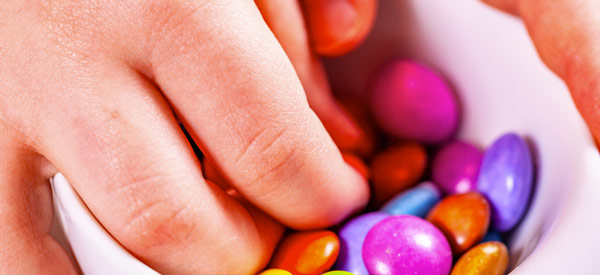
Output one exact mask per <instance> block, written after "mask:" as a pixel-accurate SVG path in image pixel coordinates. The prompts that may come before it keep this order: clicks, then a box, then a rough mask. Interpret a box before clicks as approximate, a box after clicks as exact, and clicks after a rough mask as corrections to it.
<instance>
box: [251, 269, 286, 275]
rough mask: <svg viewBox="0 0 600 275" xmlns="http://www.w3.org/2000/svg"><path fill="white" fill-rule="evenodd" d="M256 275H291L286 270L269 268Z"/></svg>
mask: <svg viewBox="0 0 600 275" xmlns="http://www.w3.org/2000/svg"><path fill="white" fill-rule="evenodd" d="M258 275H292V273H290V272H289V271H287V270H283V269H279V268H270V269H267V270H265V271H263V272H261V273H260V274H258Z"/></svg>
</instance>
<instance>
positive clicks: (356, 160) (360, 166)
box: [342, 152, 371, 180]
mask: <svg viewBox="0 0 600 275" xmlns="http://www.w3.org/2000/svg"><path fill="white" fill-rule="evenodd" d="M342 157H343V158H344V161H345V162H346V163H348V164H349V165H350V166H352V167H353V168H354V169H356V171H358V173H360V174H361V175H362V176H363V177H364V178H365V179H367V180H368V179H369V178H370V177H371V175H370V173H371V172H370V171H369V167H367V165H366V164H365V162H364V161H363V160H362V159H361V158H360V157H359V156H357V155H355V154H352V153H348V152H342Z"/></svg>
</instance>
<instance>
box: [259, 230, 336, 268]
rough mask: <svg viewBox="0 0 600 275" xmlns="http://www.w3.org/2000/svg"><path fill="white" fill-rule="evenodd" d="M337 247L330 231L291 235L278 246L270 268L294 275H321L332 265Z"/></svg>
mask: <svg viewBox="0 0 600 275" xmlns="http://www.w3.org/2000/svg"><path fill="white" fill-rule="evenodd" d="M339 247H340V243H339V240H338V238H337V236H336V235H335V234H334V233H333V232H331V231H327V230H319V231H306V232H298V233H293V234H290V235H288V236H287V237H286V238H285V239H284V240H283V241H282V242H281V243H280V244H279V246H278V247H277V250H276V251H275V254H274V256H273V259H272V261H271V265H270V267H271V268H280V269H284V270H288V271H290V272H291V273H292V274H295V275H316V274H321V273H323V272H325V271H327V270H328V269H329V268H330V267H331V266H332V265H333V263H334V262H335V259H336V258H337V255H338V251H339Z"/></svg>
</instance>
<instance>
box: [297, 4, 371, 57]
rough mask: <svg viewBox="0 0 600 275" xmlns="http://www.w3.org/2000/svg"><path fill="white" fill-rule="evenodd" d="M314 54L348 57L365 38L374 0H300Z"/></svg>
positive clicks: (368, 28) (369, 24)
mask: <svg viewBox="0 0 600 275" xmlns="http://www.w3.org/2000/svg"><path fill="white" fill-rule="evenodd" d="M301 2H302V4H303V6H304V10H305V14H306V20H307V26H308V31H309V35H310V37H311V40H312V44H313V48H314V50H315V51H316V52H317V53H318V54H320V55H324V56H329V57H334V56H340V55H344V54H346V53H348V52H349V51H351V50H352V49H354V48H355V47H356V46H358V45H359V44H360V43H361V42H362V41H363V40H364V39H365V38H366V37H367V35H368V34H369V32H370V30H371V28H372V27H373V22H374V21H375V15H376V12H377V4H378V0H329V1H322V0H301Z"/></svg>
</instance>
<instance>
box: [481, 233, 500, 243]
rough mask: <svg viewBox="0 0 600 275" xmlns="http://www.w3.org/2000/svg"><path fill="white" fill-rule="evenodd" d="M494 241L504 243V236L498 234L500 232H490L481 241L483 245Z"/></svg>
mask: <svg viewBox="0 0 600 275" xmlns="http://www.w3.org/2000/svg"><path fill="white" fill-rule="evenodd" d="M492 241H496V242H504V241H503V240H502V236H501V235H500V233H498V231H494V230H492V231H489V232H488V233H487V234H485V236H483V239H481V242H482V243H485V242H492Z"/></svg>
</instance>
